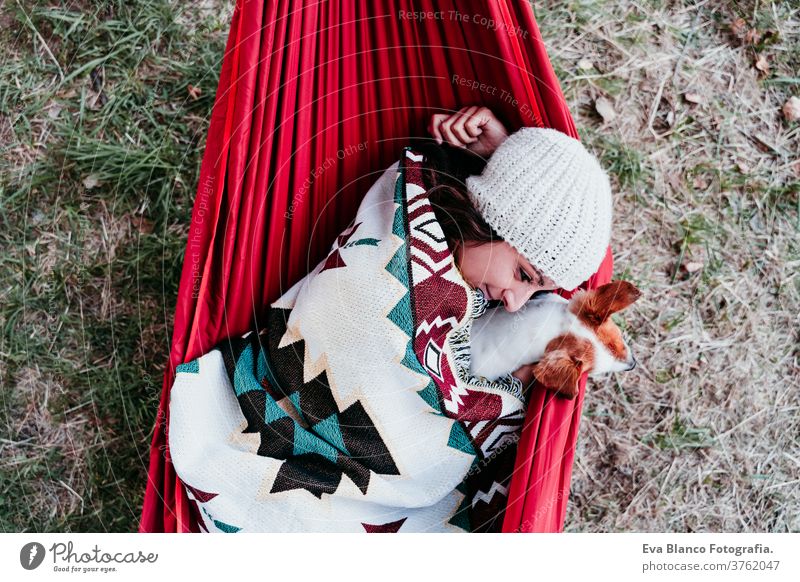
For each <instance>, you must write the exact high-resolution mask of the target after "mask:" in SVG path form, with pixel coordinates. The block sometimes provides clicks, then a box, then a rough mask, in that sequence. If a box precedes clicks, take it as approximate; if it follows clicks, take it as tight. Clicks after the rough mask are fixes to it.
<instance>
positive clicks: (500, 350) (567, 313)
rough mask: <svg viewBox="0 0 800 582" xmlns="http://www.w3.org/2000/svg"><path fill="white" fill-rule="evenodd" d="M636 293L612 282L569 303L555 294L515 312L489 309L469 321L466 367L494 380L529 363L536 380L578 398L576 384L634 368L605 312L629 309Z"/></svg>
mask: <svg viewBox="0 0 800 582" xmlns="http://www.w3.org/2000/svg"><path fill="white" fill-rule="evenodd" d="M640 294H641V293H640V291H639V290H638V289H637V288H636V287H635V286H633V285H632V284H631V283H628V282H627V281H612V282H611V283H608V284H607V285H603V286H601V287H599V288H597V289H594V290H592V291H578V292H576V293H575V294H574V295H573V296H572V298H571V299H570V300H567V299H564V298H563V297H561V296H560V295H557V294H555V293H546V294H544V295H540V296H537V297H534V298H533V299H531V300H530V301H528V302H527V304H526V305H524V306H523V307H522V308H520V309H519V310H518V311H516V312H513V313H509V312H508V311H505V310H503V309H491V310H489V311H487V312H486V313H485V314H484V315H483V317H479V318H477V319H475V320H473V323H472V330H471V335H470V352H471V369H472V373H473V374H475V375H477V376H483V377H484V378H486V379H487V380H496V379H497V378H499V377H500V376H503V375H505V374H509V373H511V372H513V371H515V370H517V369H518V368H520V367H521V366H524V365H527V364H534V363H535V365H534V367H533V374H534V376H535V377H536V379H537V380H538V381H539V382H541V383H542V384H543V385H544V386H546V387H548V388H549V389H552V390H555V391H556V392H558V393H559V394H560V395H561V396H564V397H566V398H570V399H572V398H575V396H576V395H577V394H578V380H579V379H580V377H581V374H583V373H584V372H588V373H589V376H591V377H594V376H597V375H599V374H606V373H608V372H622V371H626V370H632V369H633V368H634V367H636V359H635V358H634V356H633V353H632V352H631V349H630V346H629V345H628V344H627V342H626V341H625V340H624V339H623V337H622V333H621V332H620V329H619V327H617V325H616V324H615V323H614V322H613V321H612V320H611V314H612V313H616V312H618V311H621V310H623V309H625V308H626V307H628V306H629V305H631V304H632V303H633V302H634V301H636V300H637V299H638V298H639V296H640Z"/></svg>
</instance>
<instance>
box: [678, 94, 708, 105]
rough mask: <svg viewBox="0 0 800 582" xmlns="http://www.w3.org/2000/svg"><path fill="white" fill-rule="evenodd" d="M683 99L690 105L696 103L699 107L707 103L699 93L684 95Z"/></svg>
mask: <svg viewBox="0 0 800 582" xmlns="http://www.w3.org/2000/svg"><path fill="white" fill-rule="evenodd" d="M683 98H684V99H685V100H686V101H688V102H689V103H695V104H697V105H702V104H703V103H705V100H704V99H703V97H702V95H700V94H699V93H684V94H683Z"/></svg>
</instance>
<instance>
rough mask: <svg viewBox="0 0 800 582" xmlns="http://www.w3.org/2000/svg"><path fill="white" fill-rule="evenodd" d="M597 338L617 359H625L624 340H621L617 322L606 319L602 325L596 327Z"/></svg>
mask: <svg viewBox="0 0 800 582" xmlns="http://www.w3.org/2000/svg"><path fill="white" fill-rule="evenodd" d="M595 333H596V334H597V339H598V340H600V343H602V344H603V345H604V346H605V347H606V348H607V349H608V351H609V352H611V355H612V356H614V358H616V359H617V360H620V361H623V360H626V359H627V357H628V356H627V354H626V350H625V342H624V341H623V340H622V332H621V331H620V330H619V327H617V324H616V323H614V322H613V321H611V320H610V319H607V320H606V321H605V323H603V325H601V326H600V327H598V328H597V330H596V332H595Z"/></svg>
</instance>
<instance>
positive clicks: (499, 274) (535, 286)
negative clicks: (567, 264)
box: [455, 241, 558, 311]
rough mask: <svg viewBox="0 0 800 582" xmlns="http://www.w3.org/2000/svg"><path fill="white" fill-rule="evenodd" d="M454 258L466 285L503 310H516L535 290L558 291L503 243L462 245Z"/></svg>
mask: <svg viewBox="0 0 800 582" xmlns="http://www.w3.org/2000/svg"><path fill="white" fill-rule="evenodd" d="M455 258H456V264H457V265H458V268H459V269H460V270H461V274H462V275H463V277H464V279H465V280H466V282H467V283H469V284H470V285H472V286H473V287H476V288H479V289H480V290H481V291H483V294H484V296H485V297H486V298H487V299H490V300H500V301H502V302H503V305H504V306H505V308H506V310H507V311H517V310H518V309H519V308H520V307H522V306H523V305H524V304H525V302H526V301H528V299H530V298H531V296H532V295H533V294H534V293H536V292H537V291H551V290H553V289H557V288H558V287H557V286H556V284H555V283H554V282H553V280H552V279H550V278H549V277H546V276H545V275H544V274H542V272H541V271H539V269H537V268H536V267H534V266H533V265H532V264H531V263H530V262H528V260H527V259H526V258H525V257H523V256H522V255H521V254H520V253H519V252H518V251H517V250H516V249H515V248H514V247H512V246H511V245H510V244H508V243H507V242H506V241H498V242H487V243H465V244H462V245H459V247H458V249H457V250H456V256H455Z"/></svg>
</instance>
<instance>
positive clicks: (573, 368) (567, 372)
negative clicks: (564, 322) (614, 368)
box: [533, 334, 594, 399]
mask: <svg viewBox="0 0 800 582" xmlns="http://www.w3.org/2000/svg"><path fill="white" fill-rule="evenodd" d="M593 359H594V353H593V348H592V344H591V343H590V342H589V341H588V340H586V339H584V338H578V337H575V336H573V335H571V334H567V335H561V336H558V337H557V338H555V339H553V340H551V341H550V342H549V343H548V344H547V348H546V349H545V352H544V356H543V357H542V359H541V360H539V362H538V363H537V364H536V365H534V367H533V375H534V376H535V377H536V379H537V380H538V381H539V382H541V383H542V384H544V385H545V386H547V387H548V388H550V389H552V390H555V391H556V392H558V393H559V394H561V395H562V396H564V397H566V398H569V399H572V398H575V396H577V395H578V380H580V377H581V374H582V373H583V371H584V370H589V369H591V367H592V366H593V364H594V361H593Z"/></svg>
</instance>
